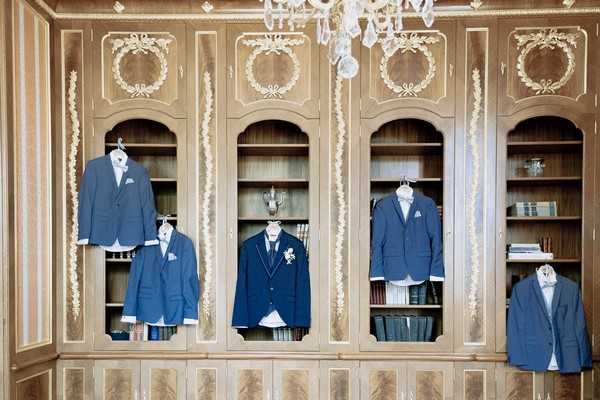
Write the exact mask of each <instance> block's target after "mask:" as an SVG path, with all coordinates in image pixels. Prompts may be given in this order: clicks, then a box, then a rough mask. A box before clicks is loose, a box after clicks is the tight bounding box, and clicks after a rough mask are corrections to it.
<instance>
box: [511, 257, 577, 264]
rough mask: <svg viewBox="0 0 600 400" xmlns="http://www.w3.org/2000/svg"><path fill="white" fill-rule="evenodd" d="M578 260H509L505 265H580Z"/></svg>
mask: <svg viewBox="0 0 600 400" xmlns="http://www.w3.org/2000/svg"><path fill="white" fill-rule="evenodd" d="M580 262H581V259H580V258H555V259H554V260H509V259H506V263H507V264H537V263H539V264H546V263H547V264H576V263H580Z"/></svg>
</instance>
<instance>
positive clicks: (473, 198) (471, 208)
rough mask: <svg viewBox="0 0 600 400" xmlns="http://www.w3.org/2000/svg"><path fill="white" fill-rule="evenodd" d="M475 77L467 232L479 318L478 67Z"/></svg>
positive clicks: (472, 297)
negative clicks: (477, 213)
mask: <svg viewBox="0 0 600 400" xmlns="http://www.w3.org/2000/svg"><path fill="white" fill-rule="evenodd" d="M471 78H472V79H473V110H472V113H471V121H470V124H469V130H468V132H467V140H468V144H469V149H470V152H471V158H472V168H473V170H472V173H471V182H470V185H469V190H468V193H469V198H468V203H467V233H468V238H469V244H470V246H471V282H470V285H469V295H468V297H467V298H468V300H469V306H468V308H469V315H470V316H471V319H475V318H477V314H478V309H479V306H480V304H479V301H478V296H477V292H478V290H479V277H480V275H481V263H480V251H479V240H478V239H479V235H478V234H477V215H476V207H477V195H478V194H479V190H480V176H481V156H480V154H479V143H478V140H477V124H478V123H479V118H480V117H481V110H482V107H481V102H482V91H481V74H480V72H479V69H478V68H475V69H473V72H472V74H471Z"/></svg>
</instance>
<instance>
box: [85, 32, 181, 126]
mask: <svg viewBox="0 0 600 400" xmlns="http://www.w3.org/2000/svg"><path fill="white" fill-rule="evenodd" d="M151 26H152V29H151V30H149V29H148V25H147V24H143V23H131V22H129V23H126V24H123V23H114V22H113V23H106V22H98V23H95V24H94V26H93V33H92V44H93V65H92V68H93V75H94V95H93V96H94V97H93V99H94V100H93V112H94V117H96V118H98V117H108V116H110V115H111V114H113V113H115V112H118V111H122V110H126V109H146V110H154V111H155V112H159V113H165V114H167V115H170V116H173V117H185V115H186V108H185V107H186V97H187V91H186V85H185V83H186V61H185V55H186V46H185V39H186V37H185V25H184V24H182V23H168V24H167V23H156V22H155V23H153V24H152V25H151Z"/></svg>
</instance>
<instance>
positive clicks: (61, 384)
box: [57, 360, 94, 400]
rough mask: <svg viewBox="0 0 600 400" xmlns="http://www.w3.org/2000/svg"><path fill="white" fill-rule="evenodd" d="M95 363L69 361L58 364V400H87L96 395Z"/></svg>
mask: <svg viewBox="0 0 600 400" xmlns="http://www.w3.org/2000/svg"><path fill="white" fill-rule="evenodd" d="M93 368H94V363H93V361H87V360H67V361H63V360H61V361H59V362H58V363H57V371H58V388H57V393H58V399H59V400H86V399H91V398H92V397H93V393H94V378H93Z"/></svg>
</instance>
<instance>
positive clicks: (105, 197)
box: [78, 154, 156, 246]
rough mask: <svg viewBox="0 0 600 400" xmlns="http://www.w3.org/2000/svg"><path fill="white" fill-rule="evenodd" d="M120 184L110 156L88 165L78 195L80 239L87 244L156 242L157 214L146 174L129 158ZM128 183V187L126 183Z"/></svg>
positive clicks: (109, 244)
mask: <svg viewBox="0 0 600 400" xmlns="http://www.w3.org/2000/svg"><path fill="white" fill-rule="evenodd" d="M127 167H128V170H127V171H126V172H125V173H123V177H122V178H121V184H120V185H119V186H117V180H116V178H115V174H114V171H113V166H112V162H111V160H110V155H108V154H107V155H105V156H102V157H99V158H95V159H93V160H90V161H89V162H88V163H87V166H86V168H85V172H84V174H83V180H82V182H81V189H80V192H79V210H78V211H79V214H78V222H79V237H78V240H82V239H89V244H98V245H103V246H112V245H113V244H114V243H115V240H116V239H117V238H118V239H119V243H120V244H121V245H124V246H137V245H143V244H144V242H145V241H147V240H155V239H156V210H155V208H154V195H153V193H152V186H151V184H150V178H149V177H148V171H147V170H146V169H145V168H144V167H142V166H141V165H140V164H138V163H137V162H135V161H133V160H132V159H131V158H127ZM128 182H129V183H128Z"/></svg>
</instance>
